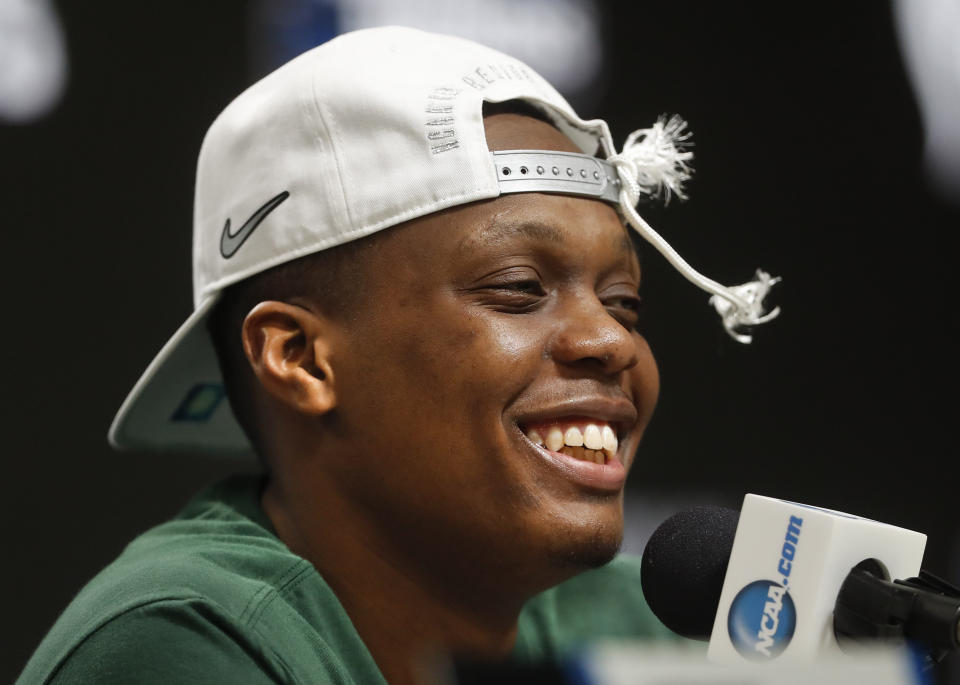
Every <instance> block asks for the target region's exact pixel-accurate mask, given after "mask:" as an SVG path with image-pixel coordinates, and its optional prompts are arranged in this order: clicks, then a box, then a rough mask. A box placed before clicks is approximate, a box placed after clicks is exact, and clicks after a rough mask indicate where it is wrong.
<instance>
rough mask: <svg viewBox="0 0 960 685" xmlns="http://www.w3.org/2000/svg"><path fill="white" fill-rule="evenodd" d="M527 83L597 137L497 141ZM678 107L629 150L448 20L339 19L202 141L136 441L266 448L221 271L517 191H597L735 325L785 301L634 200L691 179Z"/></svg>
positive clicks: (232, 276)
mask: <svg viewBox="0 0 960 685" xmlns="http://www.w3.org/2000/svg"><path fill="white" fill-rule="evenodd" d="M506 100H524V101H526V102H528V103H530V104H532V105H534V106H535V107H537V108H538V109H540V110H542V111H543V112H544V113H545V114H546V115H547V116H548V117H549V118H550V119H551V120H552V121H553V123H554V124H555V125H556V127H557V128H558V129H559V130H560V131H562V132H563V133H564V134H566V135H567V137H569V138H570V139H571V140H572V141H573V142H574V143H575V144H576V145H577V146H578V147H579V148H580V149H581V150H582V151H583V154H572V153H563V152H555V151H538V150H514V151H506V152H490V151H489V150H488V149H487V143H486V138H485V135H484V128H483V113H482V107H483V103H484V102H503V101H506ZM684 126H685V124H684V123H683V122H682V121H680V120H678V119H676V118H674V119H671V120H668V121H664V120H661V121H659V122H657V123H656V124H655V125H654V127H653V128H650V129H645V130H642V131H638V132H636V133H634V134H633V135H632V136H631V138H629V139H628V141H627V145H625V147H624V150H623V151H622V152H621V153H620V154H614V153H615V148H614V145H613V141H612V139H611V137H610V131H609V128H608V127H607V124H606V123H605V122H603V121H601V120H590V121H585V120H583V119H581V118H580V117H578V116H577V114H576V113H575V112H574V111H573V109H572V108H571V107H570V105H569V104H568V103H567V102H566V100H564V98H563V97H562V96H561V95H560V94H559V93H558V92H557V91H556V90H554V88H553V87H552V86H551V85H550V84H549V83H547V82H546V81H545V80H544V79H543V78H542V77H541V76H540V75H538V74H537V73H536V72H535V71H533V70H532V69H531V68H530V67H528V66H527V65H526V64H524V63H522V62H520V61H519V60H516V59H513V58H512V57H509V56H507V55H504V54H502V53H500V52H497V51H495V50H491V49H490V48H487V47H484V46H482V45H478V44H476V43H473V42H471V41H467V40H464V39H460V38H455V37H451V36H443V35H436V34H430V33H425V32H422V31H418V30H414V29H408V28H399V27H389V28H377V29H367V30H363V31H355V32H352V33H348V34H344V35H341V36H339V37H337V38H334V39H333V40H331V41H329V42H327V43H325V44H323V45H321V46H319V47H317V48H314V49H313V50H310V51H308V52H306V53H304V54H302V55H300V56H299V57H297V58H296V59H294V60H292V61H291V62H288V63H287V64H285V65H284V66H282V67H280V68H279V69H277V70H276V71H275V72H273V73H271V74H270V75H268V76H266V77H265V78H264V79H262V80H261V81H259V82H257V83H255V84H254V85H252V86H251V87H250V88H248V89H247V90H246V91H245V92H244V93H242V94H241V95H240V96H239V97H237V98H236V99H235V100H234V101H233V102H232V103H230V105H228V106H227V108H226V109H225V110H224V111H223V113H221V114H220V116H219V117H218V118H217V119H216V121H214V123H213V125H212V126H211V127H210V130H209V131H208V132H207V135H206V138H205V139H204V141H203V145H202V147H201V150H200V159H199V162H198V166H197V182H196V197H195V205H194V227H193V292H194V312H193V314H192V315H191V316H190V317H189V318H188V319H187V320H186V322H184V324H183V325H182V326H181V327H180V328H179V330H177V332H176V333H175V334H174V335H173V337H172V338H171V339H170V340H169V341H168V342H167V344H166V345H164V347H163V348H162V349H161V350H160V352H159V354H158V355H157V356H156V358H155V359H154V360H153V362H152V363H151V364H150V366H149V367H148V368H147V370H146V371H145V372H144V374H143V375H142V376H141V378H140V380H139V381H138V382H137V384H136V385H135V386H134V388H133V390H132V391H131V392H130V394H129V395H128V396H127V399H126V400H125V401H124V403H123V405H122V406H121V408H120V411H119V412H118V413H117V416H116V418H115V419H114V421H113V425H112V426H111V428H110V434H109V438H110V442H111V444H113V445H114V446H115V447H117V448H121V449H150V450H191V451H194V452H220V453H241V452H247V451H250V450H251V446H250V444H249V442H248V440H247V438H246V436H245V435H244V433H243V431H242V429H241V428H240V426H239V425H238V424H237V422H236V420H235V418H234V416H233V414H232V412H231V411H230V407H229V403H228V402H226V401H225V397H224V391H223V382H222V379H221V376H220V368H219V365H218V363H217V358H216V354H215V352H214V348H213V343H212V340H211V338H210V335H209V333H208V331H207V325H206V321H207V317H208V316H209V315H210V312H211V311H212V309H213V307H214V305H215V304H216V302H217V301H218V299H219V297H220V295H221V293H222V292H223V290H224V288H226V287H227V286H229V285H230V284H232V283H236V282H238V281H241V280H243V279H245V278H249V277H250V276H252V275H254V274H257V273H260V272H262V271H264V270H266V269H269V268H271V267H273V266H276V265H278V264H282V263H284V262H288V261H290V260H293V259H297V258H298V257H302V256H304V255H308V254H311V253H314V252H318V251H320V250H325V249H327V248H330V247H333V246H335V245H340V244H342V243H346V242H348V241H351V240H356V239H358V238H362V237H364V236H367V235H370V234H372V233H375V232H377V231H380V230H382V229H384V228H388V227H390V226H395V225H397V224H399V223H402V222H404V221H407V220H409V219H414V218H416V217H420V216H424V215H427V214H431V213H433V212H436V211H439V210H441V209H445V208H447V207H453V206H456V205H462V204H466V203H469V202H474V201H476V200H483V199H488V198H494V197H498V196H499V195H501V194H505V193H511V192H552V193H563V194H570V195H577V196H583V197H594V198H597V199H600V200H603V201H607V202H610V203H612V204H616V205H618V206H619V208H620V210H621V211H622V213H623V215H624V217H625V218H626V220H627V222H628V223H629V224H630V225H632V226H633V227H634V228H635V229H637V230H638V231H639V232H640V233H641V234H642V235H643V236H644V237H645V238H646V239H647V240H648V241H650V242H651V243H652V244H653V245H654V247H656V248H657V249H658V250H660V251H661V252H662V253H664V254H665V256H667V258H668V259H669V260H670V261H671V263H673V264H674V265H675V266H677V268H678V269H680V270H681V272H682V273H684V275H685V276H686V277H687V278H688V279H690V280H692V281H694V282H695V283H696V284H697V285H699V286H700V287H702V288H704V289H705V290H708V291H709V292H711V293H712V294H713V295H714V297H713V298H711V301H712V302H714V304H715V306H716V308H717V310H718V312H720V314H721V316H723V318H724V325H725V326H726V327H727V330H728V331H729V332H730V333H731V335H734V336H735V337H737V338H738V339H740V340H741V341H742V342H749V336H746V335H744V334H742V333H740V332H738V330H739V329H740V328H741V327H743V326H746V325H752V324H756V323H760V322H762V321H765V320H768V319H769V318H772V317H773V316H776V313H777V310H774V311H773V312H771V313H769V314H766V315H764V314H763V312H762V309H761V307H762V300H763V296H764V295H765V294H766V290H767V289H768V288H769V285H770V284H771V283H772V282H773V281H774V280H775V279H770V278H769V277H768V276H767V275H766V274H763V273H762V272H760V271H758V281H756V282H754V283H749V284H744V285H743V286H737V287H736V288H731V289H728V288H724V287H723V286H721V285H719V284H717V283H714V282H713V281H710V280H709V279H706V278H705V277H703V276H701V275H700V274H698V273H696V272H695V271H693V269H691V268H690V267H689V266H688V265H686V263H685V262H683V260H682V259H681V258H680V257H679V255H677V254H676V253H675V252H674V251H673V249H672V248H671V247H670V246H669V245H668V244H667V243H666V242H665V241H664V240H663V239H662V238H660V236H658V235H657V234H656V233H655V232H654V231H653V230H652V229H651V228H650V227H649V226H648V225H647V224H646V223H645V222H644V221H643V219H642V218H641V217H640V216H639V214H637V212H636V209H635V205H636V203H637V202H638V200H639V199H640V197H641V196H644V195H646V196H657V195H659V196H662V197H664V198H665V199H668V198H669V196H670V194H671V193H673V194H677V195H679V196H681V197H682V196H683V195H682V193H683V189H682V183H683V181H684V180H685V179H686V178H687V177H688V173H689V167H688V162H689V159H690V157H691V153H689V152H688V151H685V150H684V149H683V143H684V142H685V140H686V138H687V137H688V135H687V134H686V133H685V130H684Z"/></svg>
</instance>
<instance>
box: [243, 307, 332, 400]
mask: <svg viewBox="0 0 960 685" xmlns="http://www.w3.org/2000/svg"><path fill="white" fill-rule="evenodd" d="M328 333H329V331H328V328H327V325H326V322H325V321H324V319H323V318H322V317H321V316H320V315H318V314H315V313H313V312H311V311H309V310H307V309H304V308H303V307H298V306H296V305H292V304H287V303H286V302H275V301H272V300H271V301H268V302H261V303H260V304H258V305H257V306H256V307H254V308H253V309H251V310H250V313H249V314H247V317H246V318H245V319H244V320H243V327H242V329H241V335H242V337H243V351H244V352H245V353H246V355H247V359H248V360H249V362H250V366H251V367H252V368H253V373H254V374H255V375H256V376H257V378H258V379H259V381H260V384H261V385H262V386H263V387H264V388H265V389H266V390H267V392H268V393H270V394H271V395H272V396H273V397H274V398H275V399H277V400H279V401H280V402H282V403H283V404H285V405H287V406H288V407H290V408H291V409H294V410H295V411H298V412H301V413H305V414H312V415H315V416H319V415H321V414H325V413H327V412H328V411H330V410H331V409H333V407H334V406H335V405H336V394H335V393H334V378H333V369H332V368H331V365H330V359H329V354H330V345H329V342H330V341H329V339H328V338H327V337H326V336H327V335H328Z"/></svg>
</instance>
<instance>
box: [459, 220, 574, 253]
mask: <svg viewBox="0 0 960 685" xmlns="http://www.w3.org/2000/svg"><path fill="white" fill-rule="evenodd" d="M512 238H527V239H531V240H545V241H547V242H551V243H556V244H560V243H563V241H564V238H563V233H562V232H560V231H559V230H558V229H557V228H556V227H555V226H552V225H550V224H548V223H545V222H543V221H539V220H537V219H526V220H523V221H497V219H496V218H494V219H493V220H492V221H490V223H488V224H486V225H485V226H483V227H481V228H480V230H478V231H477V232H475V233H471V234H470V235H468V236H467V237H466V238H464V239H463V240H462V241H461V242H460V245H459V246H458V249H459V250H460V251H461V252H466V251H468V250H473V249H476V248H478V247H483V246H484V245H492V244H494V243H498V242H500V241H503V240H509V239H512Z"/></svg>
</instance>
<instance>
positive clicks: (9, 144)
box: [0, 0, 960, 683]
mask: <svg viewBox="0 0 960 685" xmlns="http://www.w3.org/2000/svg"><path fill="white" fill-rule="evenodd" d="M378 24H407V25H413V26H420V27H424V28H428V29H433V30H438V31H443V32H448V33H456V34H460V35H464V36H467V37H470V38H474V39H477V40H480V41H481V42H485V43H488V44H490V45H492V46H494V47H498V48H501V49H502V50H504V51H506V52H509V53H511V54H514V55H515V56H517V57H519V58H521V59H523V60H525V61H527V62H529V63H530V64H531V65H533V66H534V67H535V68H536V69H537V70H539V71H540V72H541V73H543V74H544V75H545V76H547V77H548V78H550V79H551V80H552V81H553V82H554V83H555V84H556V85H557V86H558V87H559V89H560V90H561V91H562V92H564V94H565V95H567V96H568V98H569V99H570V100H571V101H572V102H573V103H574V105H575V106H576V107H577V108H578V110H579V112H580V114H581V115H583V116H585V117H603V118H605V119H607V121H608V122H609V123H610V125H611V127H612V129H613V131H614V137H615V139H616V140H617V142H618V144H619V143H621V142H622V141H623V139H624V138H625V137H626V135H627V134H628V133H629V132H630V131H632V130H633V129H635V128H642V127H646V126H648V125H650V123H652V122H653V121H654V120H655V119H656V117H657V116H658V115H659V114H661V113H663V112H677V113H680V114H682V115H683V116H684V117H685V118H686V119H687V120H688V121H689V123H690V127H691V129H692V130H693V131H694V133H695V141H696V147H695V152H696V159H695V167H696V176H695V178H694V180H693V181H692V183H691V184H690V194H691V200H690V201H688V202H686V203H671V204H670V206H669V207H668V208H666V209H649V210H647V211H646V212H645V215H646V217H647V218H648V220H649V221H650V222H651V224H652V225H653V226H655V227H657V228H658V230H660V231H661V232H662V233H663V234H664V235H665V236H666V237H667V238H668V239H669V240H670V241H671V242H672V243H673V245H674V246H675V247H676V248H677V249H678V250H679V251H680V253H681V254H683V255H684V256H685V257H686V258H687V259H688V260H689V261H690V262H691V263H692V264H693V265H695V266H696V267H698V268H699V269H701V270H702V271H703V272H705V273H706V274H708V275H710V276H712V277H713V278H715V279H717V280H719V281H721V282H723V283H729V284H732V283H741V282H743V281H746V280H749V279H750V278H751V277H752V274H753V269H754V268H755V267H757V266H761V267H763V268H764V269H766V270H767V271H770V272H771V273H773V274H774V275H779V276H782V277H783V282H782V284H780V285H779V286H777V288H775V290H774V293H773V295H772V297H771V301H772V302H773V303H774V304H779V305H780V306H781V307H782V308H783V314H782V315H781V317H780V318H779V319H778V320H777V321H775V322H774V323H771V324H769V325H767V326H766V327H763V328H761V329H759V330H758V331H757V332H756V336H755V340H754V342H753V344H752V345H749V346H741V345H738V344H737V343H735V342H733V341H732V340H730V339H729V338H728V337H726V335H725V333H724V332H723V331H722V329H721V327H720V326H719V325H718V322H717V320H716V319H717V317H716V315H715V314H714V313H713V312H712V310H711V309H710V308H708V306H707V305H706V296H705V295H703V293H701V292H700V291H698V290H696V289H695V288H693V287H692V286H690V285H689V284H687V283H686V282H685V281H683V280H682V279H681V277H680V276H679V275H678V274H676V273H675V272H674V271H673V270H672V269H671V268H670V267H668V266H667V265H666V264H665V263H664V262H663V261H662V259H661V258H660V257H659V255H656V254H654V253H652V251H651V252H650V253H648V254H647V255H646V257H645V264H644V269H645V286H644V292H643V295H644V298H645V312H644V318H645V323H644V330H645V332H646V334H647V336H648V338H649V340H650V342H651V345H652V347H653V350H654V353H655V354H656V356H657V358H658V361H659V363H660V368H661V374H662V383H663V391H662V395H661V401H660V406H659V408H658V411H657V416H656V417H655V419H654V422H653V424H652V426H651V428H650V430H649V432H648V434H647V437H646V439H645V442H644V445H643V446H642V448H641V453H640V456H639V458H638V460H637V462H636V465H635V467H634V471H633V473H632V475H631V481H630V483H629V502H628V510H627V511H628V519H629V523H628V531H627V540H626V543H625V547H626V549H627V550H628V551H633V552H637V553H639V552H641V551H642V549H643V543H644V541H645V539H646V537H647V536H648V535H649V534H650V532H652V530H653V529H654V528H655V527H656V525H658V524H659V523H660V521H662V520H663V519H664V518H666V517H667V516H669V515H670V514H672V513H674V512H675V511H678V510H680V509H683V508H686V507H688V506H691V505H693V504H700V503H713V504H721V505H726V506H732V507H738V506H739V503H740V501H741V500H742V497H743V495H744V494H745V493H747V492H754V493H759V494H765V495H770V496H776V497H782V498H787V499H791V500H795V501H800V502H804V503H808V504H814V505H820V506H825V507H829V508H834V509H840V510H843V511H848V512H851V513H855V514H859V515H862V516H867V517H870V518H873V519H877V520H880V521H885V522H888V523H892V524H895V525H899V526H903V527H907V528H911V529H914V530H918V531H921V532H924V533H926V534H927V535H928V536H929V538H928V543H927V553H926V557H925V563H924V566H925V568H927V569H928V570H930V571H932V572H934V573H936V574H938V575H941V576H944V577H946V578H947V579H949V580H951V581H952V582H954V583H958V582H960V525H958V524H960V520H958V517H957V516H956V514H955V510H956V504H957V496H956V490H957V488H956V482H957V476H958V472H960V469H958V468H957V467H956V465H955V464H956V454H957V452H956V448H955V438H954V435H953V432H954V429H952V428H950V426H951V425H956V424H954V423H953V421H954V419H951V418H950V417H951V416H953V415H954V413H955V411H956V409H957V404H958V403H957V400H956V390H955V388H956V387H957V382H958V373H957V372H958V364H957V355H956V351H957V350H956V347H957V346H956V339H957V320H958V316H957V307H956V305H955V303H954V299H953V294H954V289H955V285H954V274H955V272H956V268H955V264H954V262H955V259H956V257H955V252H954V250H953V248H952V245H953V243H954V241H953V240H951V239H950V238H952V234H953V233H954V232H956V231H957V229H958V228H960V2H958V0H902V2H892V3H888V2H877V1H875V0H870V1H866V0H863V1H851V2H844V3H835V2H825V1H823V0H811V1H809V2H805V3H790V4H775V5H771V4H770V3H761V2H749V3H748V2H739V3H701V2H688V1H673V2H669V3H664V2H659V3H654V2H645V1H642V0H635V1H634V2H629V3H628V2H623V3H619V2H616V3H615V2H601V1H600V0H512V1H511V0H460V1H458V2H453V1H451V0H446V1H444V0H416V1H407V2H402V3H398V2H390V1H388V0H353V1H351V0H273V1H270V0H247V1H242V0H229V1H228V0H207V1H205V2H202V3H199V2H186V1H184V0H174V1H169V2H163V3H131V2H123V1H121V0H101V1H100V2H97V3H67V2H50V1H49V0H0V200H2V208H3V211H2V217H3V223H2V231H3V249H4V253H5V254H6V255H7V258H6V262H5V265H4V268H3V269H2V270H0V278H2V284H3V288H2V291H3V295H4V301H5V302H6V304H5V305H4V306H5V310H4V311H6V312H7V319H6V324H5V325H4V327H3V330H4V331H5V332H4V334H3V335H2V345H3V351H2V359H4V360H6V361H5V362H4V363H3V364H2V374H3V380H2V389H3V403H4V407H3V412H2V417H3V419H2V420H3V434H4V435H5V436H6V438H5V439H6V441H7V442H6V447H5V448H4V454H5V459H4V464H5V468H4V475H3V479H2V482H3V493H4V497H3V510H2V519H0V520H2V525H3V539H4V540H5V546H4V562H5V563H4V564H3V570H2V573H3V585H4V587H7V588H8V597H9V599H8V602H7V607H8V608H7V610H6V614H7V617H8V618H7V620H6V621H5V624H6V627H5V628H4V633H5V634H4V635H3V640H2V644H3V647H2V650H0V653H2V655H3V657H2V660H0V681H3V682H7V681H10V680H12V679H13V678H15V677H16V675H17V674H18V673H19V671H20V670H21V668H22V667H23V665H24V663H25V662H26V660H27V658H28V657H29V655H30V653H31V652H32V650H33V649H34V648H35V647H36V645H37V644H38V643H39V641H40V640H41V638H42V637H43V635H44V634H45V632H46V631H47V629H48V628H49V627H50V626H51V625H52V623H53V622H54V620H55V619H56V617H57V615H58V614H59V612H60V611H61V610H62V609H63V608H64V607H65V606H66V604H67V603H68V602H69V601H70V599H71V597H72V596H73V595H74V594H75V593H76V592H77V591H78V590H79V589H80V587H81V586H82V585H83V584H84V583H85V582H86V581H87V580H88V579H89V578H90V577H92V576H93V575H94V574H95V573H96V572H97V571H98V570H99V569H100V568H102V567H103V566H104V565H105V564H107V563H108V562H109V561H110V560H112V559H113V558H114V557H115V556H116V555H117V554H118V553H119V552H120V550H121V549H122V548H123V547H124V545H125V544H126V543H127V542H128V541H129V540H130V539H131V538H132V537H133V536H134V535H136V534H137V533H139V532H141V531H143V530H145V529H146V528H148V527H150V526H152V525H154V524H156V523H159V522H161V521H162V520H164V519H165V518H167V517H169V516H170V515H172V514H174V513H175V512H176V511H177V510H178V509H179V508H180V507H181V506H182V504H183V503H184V502H185V501H186V499H187V498H188V497H189V496H190V495H191V494H192V493H194V492H195V491H196V490H197V489H199V488H200V487H202V486H203V485H204V484H206V483H208V482H211V481H213V480H216V479H218V478H220V477H221V476H223V475H225V474H227V473H230V472H233V471H237V470H249V469H252V468H253V467H252V465H251V464H246V463H243V462H229V461H223V460H214V459H210V458H204V457H199V456H189V455H182V456H162V457H161V456H158V455H150V454H115V453H113V452H112V451H111V450H110V448H109V447H108V445H107V442H106V431H107V427H108V425H109V423H110V421H111V419H112V417H113V414H114V412H115V411H116V409H117V408H118V407H119V405H120V403H121V402H122V400H123V398H124V397H125V396H126V393H127V391H128V390H129V389H130V388H131V386H132V385H133V383H134V382H135V381H136V379H137V378H138V377H139V375H140V373H141V372H142V371H143V370H144V368H145V367H146V365H147V363H148V362H149V361H150V359H151V358H152V356H153V355H154V354H155V352H156V351H157V350H158V349H159V348H160V346H161V345H162V344H163V343H164V342H165V341H166V339H167V338H168V337H169V335H171V334H172V333H173V331H174V330H175V329H176V327H177V326H178V325H179V324H180V323H181V321H182V320H183V319H184V318H185V317H186V316H187V314H188V313H189V311H190V309H191V293H190V226H191V211H192V200H193V187H192V186H193V174H194V165H195V162H196V155H197V152H198V150H199V145H200V141H201V139H202V136H203V134H204V132H205V130H206V128H207V126H208V125H209V124H210V122H211V121H212V120H213V118H214V117H215V116H216V114H217V113H218V112H219V111H220V110H221V109H222V108H223V107H224V106H225V105H226V104H227V103H228V102H229V101H230V100H231V99H232V97H234V96H235V95H236V94H238V93H239V92H240V91H241V90H242V89H243V88H244V87H246V86H247V85H249V84H250V83H252V82H253V81H254V80H256V79H257V78H259V77H260V76H262V75H264V74H265V73H267V72H268V71H270V70H271V69H272V68H274V67H275V66H277V65H279V64H280V63H281V62H283V61H285V60H286V59H288V58H289V57H292V56H293V55H295V54H297V53H299V52H301V51H302V50H304V49H307V48H309V47H312V46H313V45H316V44H318V43H320V42H322V41H324V40H326V39H328V38H330V37H332V36H333V35H336V34H337V33H339V32H342V31H345V30H350V29H353V28H359V27H362V26H369V25H378ZM939 677H940V680H941V681H942V682H956V683H960V668H958V667H957V664H956V663H955V660H950V661H948V663H947V664H946V666H945V667H944V668H942V669H941V672H940V673H939Z"/></svg>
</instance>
